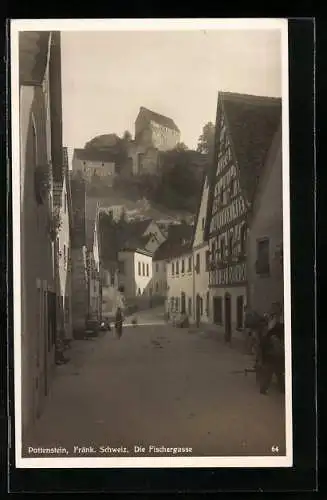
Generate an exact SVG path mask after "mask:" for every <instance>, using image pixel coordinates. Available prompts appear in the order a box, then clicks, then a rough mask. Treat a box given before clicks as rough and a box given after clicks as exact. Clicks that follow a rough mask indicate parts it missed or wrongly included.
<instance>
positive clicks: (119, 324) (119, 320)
mask: <svg viewBox="0 0 327 500" xmlns="http://www.w3.org/2000/svg"><path fill="white" fill-rule="evenodd" d="M115 328H116V335H117V337H118V338H119V339H120V338H121V336H122V333H123V314H122V312H121V308H120V307H118V309H117V312H116V317H115Z"/></svg>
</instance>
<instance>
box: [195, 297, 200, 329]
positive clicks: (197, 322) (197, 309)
mask: <svg viewBox="0 0 327 500" xmlns="http://www.w3.org/2000/svg"><path fill="white" fill-rule="evenodd" d="M200 319H201V297H200V295H199V294H197V296H196V304H195V321H196V326H197V327H199V326H200Z"/></svg>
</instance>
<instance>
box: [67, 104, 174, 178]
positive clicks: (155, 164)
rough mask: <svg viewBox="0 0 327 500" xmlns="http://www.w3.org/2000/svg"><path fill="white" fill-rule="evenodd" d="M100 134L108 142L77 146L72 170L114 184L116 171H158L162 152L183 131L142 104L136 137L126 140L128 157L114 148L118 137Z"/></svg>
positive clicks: (167, 148) (128, 174)
mask: <svg viewBox="0 0 327 500" xmlns="http://www.w3.org/2000/svg"><path fill="white" fill-rule="evenodd" d="M101 137H102V138H103V141H106V142H105V145H101V146H99V148H97V147H92V148H84V149H75V150H74V153H73V161H72V166H73V172H74V173H77V172H79V173H80V174H81V175H82V176H83V177H84V179H86V180H88V181H89V182H93V181H95V180H97V179H101V183H102V184H106V185H108V186H112V185H113V182H114V179H115V177H116V176H117V175H121V176H126V175H127V176H130V175H141V174H145V173H149V174H154V173H156V172H157V171H158V169H159V166H160V160H161V153H162V152H165V151H168V150H171V149H173V148H174V147H176V145H177V144H178V143H179V142H180V137H181V134H180V130H179V128H178V127H177V125H176V124H175V122H174V121H173V120H172V119H171V118H168V117H167V116H164V115H161V114H159V113H156V112H154V111H151V110H149V109H147V108H145V107H143V106H141V107H140V110H139V113H138V115H137V117H136V120H135V135H134V139H131V140H127V141H126V144H125V147H126V155H125V157H123V158H121V157H119V158H118V157H117V155H115V153H113V150H112V145H113V144H112V141H113V140H116V142H117V143H118V141H120V140H121V139H119V137H117V136H115V135H114V134H110V135H107V136H106V135H104V136H101ZM109 138H110V141H109ZM108 141H109V142H108Z"/></svg>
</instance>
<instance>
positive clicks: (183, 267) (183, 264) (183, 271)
mask: <svg viewBox="0 0 327 500" xmlns="http://www.w3.org/2000/svg"><path fill="white" fill-rule="evenodd" d="M181 272H182V274H184V273H185V263H184V259H182V271H181Z"/></svg>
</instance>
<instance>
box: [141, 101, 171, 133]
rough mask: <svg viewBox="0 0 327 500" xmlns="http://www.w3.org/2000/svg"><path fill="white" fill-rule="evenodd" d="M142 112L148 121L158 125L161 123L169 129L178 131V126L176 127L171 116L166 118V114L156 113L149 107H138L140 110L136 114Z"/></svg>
mask: <svg viewBox="0 0 327 500" xmlns="http://www.w3.org/2000/svg"><path fill="white" fill-rule="evenodd" d="M140 114H142V115H143V116H145V117H146V118H147V119H148V120H149V121H150V120H152V121H154V122H156V123H158V124H159V125H162V126H163V127H167V128H170V129H171V130H176V131H177V132H180V130H179V128H178V127H177V125H176V123H175V122H174V120H172V119H171V118H168V116H164V115H160V114H159V113H156V112H155V111H151V109H148V108H145V107H144V106H141V107H140V111H139V114H138V116H139V115H140Z"/></svg>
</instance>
